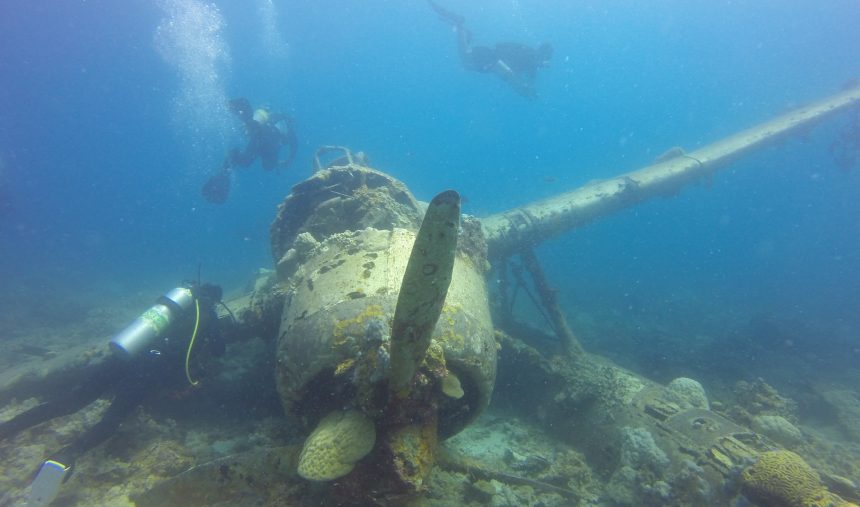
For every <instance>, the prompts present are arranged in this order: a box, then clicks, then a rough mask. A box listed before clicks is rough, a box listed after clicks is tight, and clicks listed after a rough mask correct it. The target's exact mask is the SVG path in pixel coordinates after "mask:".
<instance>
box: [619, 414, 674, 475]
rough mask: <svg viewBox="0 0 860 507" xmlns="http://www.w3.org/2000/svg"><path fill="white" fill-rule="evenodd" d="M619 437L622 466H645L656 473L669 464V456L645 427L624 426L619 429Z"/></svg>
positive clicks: (638, 467)
mask: <svg viewBox="0 0 860 507" xmlns="http://www.w3.org/2000/svg"><path fill="white" fill-rule="evenodd" d="M621 439H622V440H621V465H622V466H629V467H631V468H634V469H637V470H641V469H643V468H647V469H649V470H651V471H652V472H653V473H655V474H658V475H659V474H660V473H661V472H662V471H663V470H665V469H666V467H667V466H669V458H668V457H667V456H666V453H665V452H663V449H660V447H658V446H657V443H656V442H654V437H653V436H651V433H650V432H649V431H648V430H647V429H645V428H630V427H628V426H625V427H624V428H622V429H621Z"/></svg>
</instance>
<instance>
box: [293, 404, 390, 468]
mask: <svg viewBox="0 0 860 507" xmlns="http://www.w3.org/2000/svg"><path fill="white" fill-rule="evenodd" d="M375 442H376V428H374V426H373V421H371V420H370V419H368V418H367V416H365V415H364V414H362V413H361V412H359V411H357V410H348V411H346V412H341V411H339V410H338V411H335V412H332V413H330V414H329V415H327V416H325V417H324V418H323V420H322V421H320V423H319V424H318V425H317V427H316V429H315V430H314V431H313V433H311V435H310V436H309V437H308V438H307V440H305V445H304V447H303V448H302V454H301V456H300V457H299V475H301V476H302V477H304V478H305V479H308V480H311V481H330V480H332V479H337V478H338V477H343V476H344V475H346V474H348V473H349V472H351V471H352V469H353V467H354V466H355V463H356V462H357V461H358V460H360V459H361V458H363V457H365V456H367V454H368V453H369V452H370V450H371V449H373V444H374V443H375Z"/></svg>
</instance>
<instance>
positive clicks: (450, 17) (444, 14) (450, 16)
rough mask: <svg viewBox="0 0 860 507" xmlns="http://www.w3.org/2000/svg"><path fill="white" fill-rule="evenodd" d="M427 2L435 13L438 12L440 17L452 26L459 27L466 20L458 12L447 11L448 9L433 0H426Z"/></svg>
mask: <svg viewBox="0 0 860 507" xmlns="http://www.w3.org/2000/svg"><path fill="white" fill-rule="evenodd" d="M427 3H429V4H430V7H431V8H432V9H433V10H434V11H436V14H438V15H439V17H440V18H442V19H443V20H445V21H449V22H450V23H451V24H452V25H454V26H457V27H459V26H462V25H463V23H465V22H466V18H464V17H463V16H461V15H459V14H455V13H453V12H451V11H449V10H448V9H446V8H444V7H442V6H441V5H439V4H437V3H436V2H434V1H433V0H427Z"/></svg>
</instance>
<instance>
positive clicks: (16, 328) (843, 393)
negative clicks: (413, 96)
mask: <svg viewBox="0 0 860 507" xmlns="http://www.w3.org/2000/svg"><path fill="white" fill-rule="evenodd" d="M244 290H245V288H241V287H240V288H236V289H235V290H232V291H228V293H231V294H233V295H237V294H241V293H242V292H243V291H244ZM99 294H101V293H100V292H99V291H96V290H94V291H93V293H92V294H90V295H87V294H77V295H76V298H70V297H69V295H65V294H54V295H51V296H46V295H45V294H43V293H38V292H35V291H34V293H33V294H30V295H29V296H27V295H22V294H16V297H10V296H9V295H7V296H6V297H5V298H4V303H6V304H8V305H10V307H12V306H14V307H15V308H16V309H17V311H13V312H6V313H4V314H3V315H4V316H5V317H4V318H5V319H6V321H5V322H2V325H3V327H4V328H5V329H7V330H8V331H9V333H10V334H9V335H8V336H9V339H8V344H7V347H8V350H10V353H9V354H4V355H3V356H2V358H3V361H4V364H3V365H2V368H0V370H2V376H0V382H2V384H0V393H2V395H3V402H4V403H3V408H2V410H0V419H6V418H8V417H11V416H13V415H14V414H15V413H17V412H19V411H21V410H25V409H26V408H28V407H31V406H33V405H35V404H36V403H37V402H38V401H39V396H40V394H41V393H43V392H44V389H45V386H44V385H42V384H44V382H42V383H40V381H39V380H36V381H35V382H28V381H27V379H38V378H39V377H40V376H42V375H44V374H45V373H46V372H48V371H52V370H56V369H58V368H59V369H62V367H63V364H72V363H80V362H81V361H84V362H85V361H88V360H93V359H97V358H99V357H100V356H101V355H103V354H105V353H106V352H107V347H106V342H107V340H108V339H109V337H110V336H111V335H112V333H114V332H115V330H116V329H118V328H120V327H121V326H122V325H123V324H124V323H126V322H128V321H129V320H131V319H132V318H134V317H135V316H136V314H137V313H139V311H140V310H138V309H140V308H145V307H146V306H148V305H149V303H150V302H151V295H150V294H147V293H146V291H141V292H138V293H134V294H125V295H119V296H117V297H114V298H112V299H110V300H109V301H108V302H106V301H105V300H103V299H100V298H99V297H98V296H99ZM228 299H229V298H228ZM37 302H38V304H39V310H38V311H39V313H40V314H42V315H44V314H45V313H46V312H45V310H46V309H47V308H49V307H51V305H55V311H54V315H56V317H57V319H56V320H51V321H45V320H42V321H34V320H32V319H28V318H27V315H29V314H28V311H32V310H28V308H32V306H30V305H33V304H37ZM16 305H17V306H16ZM522 313H523V315H524V317H523V318H528V317H527V314H528V309H527V308H526V309H525V310H524V311H523V312H522ZM570 317H571V318H570V321H571V325H572V326H573V327H574V328H575V329H576V330H577V333H578V335H579V336H580V337H581V338H582V340H583V342H584V343H585V345H586V347H589V348H591V349H592V351H593V352H595V353H601V354H603V355H605V356H606V357H608V358H610V359H612V360H613V361H616V362H617V363H618V364H620V365H622V366H624V367H627V368H629V369H631V370H633V371H636V372H637V373H640V374H642V375H644V376H645V377H650V378H652V379H654V380H657V381H659V382H662V383H666V382H668V381H669V380H671V378H663V376H665V375H670V376H672V377H677V376H682V375H686V376H688V377H692V378H696V379H697V380H699V381H700V382H701V383H702V384H703V385H704V387H705V389H706V391H707V393H708V397H709V399H710V402H711V406H712V408H713V409H714V410H715V411H717V412H719V413H721V414H722V415H725V416H727V417H729V418H730V419H733V420H735V421H736V422H739V423H741V424H749V421H750V418H751V417H754V416H756V415H762V414H764V415H767V414H773V415H780V416H783V417H784V418H785V419H786V420H789V421H792V422H793V423H794V425H795V426H796V427H797V428H798V429H799V430H800V432H801V433H802V437H801V438H800V439H797V440H795V441H791V442H786V443H785V444H784V445H785V447H786V448H789V449H792V450H794V451H796V452H798V453H799V454H801V455H802V456H804V457H805V458H806V460H807V461H809V462H810V464H812V465H813V466H814V467H816V468H817V469H818V470H819V472H822V473H829V474H834V476H838V477H839V478H841V479H845V480H847V481H850V482H853V483H854V484H856V483H858V482H860V429H858V425H857V424H856V420H857V419H856V417H858V416H860V400H858V397H860V393H858V391H857V390H856V388H855V386H857V385H858V378H857V376H858V375H860V373H858V372H857V370H856V369H852V368H822V367H821V362H822V361H829V360H831V359H832V358H827V357H823V358H822V357H820V356H817V355H816V354H815V353H814V352H811V351H809V350H805V351H803V349H804V348H805V347H806V345H805V344H804V343H803V340H814V336H811V335H812V334H813V333H817V334H818V335H820V336H834V335H835V336H838V335H839V333H848V334H850V333H851V332H852V331H851V329H846V328H845V326H847V324H845V323H842V324H840V326H841V327H840V326H836V327H835V328H833V329H830V328H827V325H826V323H825V324H823V325H822V326H821V328H815V327H814V326H811V325H809V324H808V323H807V324H804V325H803V326H801V327H798V325H797V324H796V323H793V322H791V321H787V322H783V321H780V320H778V319H776V318H775V317H770V318H765V317H762V316H755V317H754V318H752V317H750V316H748V315H746V314H745V313H744V312H743V311H741V310H739V309H737V308H726V309H719V308H714V307H709V308H708V309H707V312H705V311H702V309H701V308H700V307H698V306H697V302H696V301H695V298H692V297H690V298H681V300H679V302H678V303H677V305H676V306H675V307H674V308H673V312H672V323H673V324H672V325H670V324H669V323H667V322H665V321H663V320H662V317H660V316H659V315H658V314H655V313H652V312H647V311H639V312H637V311H632V310H630V309H629V308H628V311H626V312H624V315H623V316H622V317H623V318H619V315H617V310H616V311H613V310H612V309H611V305H606V304H605V301H601V302H597V303H595V304H594V305H593V306H589V305H588V304H587V303H583V304H581V305H579V306H578V307H577V308H575V309H571V310H570ZM683 322H690V323H691V325H690V326H689V329H686V328H685V326H683V325H682V323H683ZM693 323H694V324H693ZM538 324H539V323H538ZM732 329H747V330H748V332H749V333H752V334H756V335H757V336H760V337H764V338H767V333H773V334H774V335H779V336H781V337H783V338H782V339H783V340H786V339H787V338H785V336H795V338H794V339H795V340H798V341H799V342H800V343H782V346H783V347H785V348H786V350H783V351H777V352H778V353H776V354H774V353H773V352H772V351H771V352H770V354H771V355H770V356H768V360H767V361H760V362H754V361H753V359H751V358H754V357H755V356H756V354H757V353H758V352H757V350H758V349H760V348H761V347H762V342H761V341H750V342H748V343H749V345H748V346H746V347H745V346H744V345H743V344H744V343H747V342H738V341H736V342H735V343H734V345H733V346H732V347H728V348H727V347H720V348H714V346H713V345H712V343H713V342H714V341H718V340H716V338H718V337H719V336H721V333H723V334H724V333H727V332H728V331H727V330H732ZM643 330H644V331H643ZM692 330H695V331H692ZM645 331H647V333H646V334H648V335H649V336H657V337H661V341H660V346H661V347H662V348H661V353H660V354H658V355H650V354H647V353H643V352H642V346H641V344H639V343H637V340H638V338H637V337H639V336H641V335H642V334H643V332H645ZM687 332H691V333H692V332H695V333H697V334H695V335H692V336H691V337H690V338H689V339H688V340H687V341H684V340H681V339H680V338H681V337H682V335H683V333H687ZM708 333H714V336H708ZM598 337H603V338H602V339H600V340H598ZM789 339H790V338H789ZM68 343H75V344H76V345H75V346H73V347H68V346H67V344H68ZM764 343H767V342H766V341H765V342H764ZM590 345H591V346H590ZM271 346H272V344H270V343H266V342H264V341H262V340H259V339H257V340H251V341H248V342H243V343H233V344H230V346H229V349H228V356H227V357H228V358H229V359H228V361H227V363H226V364H225V365H224V367H223V369H222V370H220V371H219V373H218V375H217V377H216V378H214V379H213V380H212V381H211V382H210V383H209V384H208V385H207V386H206V388H205V389H202V390H200V392H195V393H193V395H192V393H191V392H190V391H188V390H186V391H176V392H171V393H166V394H163V395H159V396H156V397H155V398H154V399H152V400H150V401H149V402H147V403H146V404H145V405H144V406H142V407H141V408H139V409H138V410H136V411H135V412H134V413H133V414H132V415H131V416H130V417H129V418H128V420H127V421H126V423H124V424H123V425H122V427H121V428H120V430H119V431H118V434H117V435H116V436H114V437H113V438H112V439H110V440H108V441H107V442H106V443H104V444H102V445H100V446H99V447H97V448H96V449H94V450H93V451H91V452H89V453H88V454H86V455H85V456H84V457H83V458H82V459H80V461H79V462H78V464H77V471H76V473H75V474H74V475H73V476H72V478H71V479H70V481H69V482H68V483H67V484H66V485H65V486H64V487H63V489H62V492H61V494H60V496H59V498H58V499H57V501H56V503H55V504H54V505H68V506H71V505H78V506H84V505H111V506H113V505H116V506H120V505H132V504H133V503H134V502H133V501H132V500H131V499H132V498H135V496H136V495H139V494H141V493H142V492H144V491H146V490H148V489H150V488H151V487H153V486H154V485H155V484H157V483H159V482H161V481H164V480H166V479H168V478H170V477H174V476H177V475H179V474H182V473H183V472H185V471H187V470H191V469H194V467H195V466H198V465H201V464H203V465H205V464H207V463H212V462H213V460H219V459H224V458H225V457H231V456H236V455H242V454H243V453H253V452H260V451H261V450H266V449H276V448H279V447H281V446H287V447H289V446H293V447H294V446H295V445H297V444H298V445H300V443H301V439H302V435H299V434H297V433H296V432H295V431H294V430H293V429H292V427H291V425H290V422H289V421H288V420H287V419H286V418H285V417H284V416H283V414H282V412H281V409H280V406H279V404H278V401H277V394H276V392H275V388H274V382H273V380H272V375H271V374H272V371H273V365H272V362H271V357H272V352H271V350H270V348H271ZM796 349H801V352H800V353H798V351H797V350H796ZM751 361H753V363H750V362H751ZM733 362H734V363H736V364H734V365H732V363H733ZM752 368H754V370H751V369H752ZM505 375H506V372H505V371H504V369H501V370H500V371H499V378H498V380H497V388H496V393H495V395H494V396H495V397H494V402H493V403H492V404H491V406H490V409H489V410H488V411H487V412H486V413H485V414H484V415H483V416H481V418H480V419H479V420H478V421H477V422H476V423H475V424H473V425H472V426H470V427H469V428H468V429H467V430H466V431H464V432H462V433H461V434H459V435H457V436H455V437H453V438H451V439H449V440H448V441H446V442H445V444H444V446H445V448H446V449H448V450H450V451H453V452H456V453H458V454H459V455H462V456H467V457H469V458H470V459H472V460H473V461H474V462H475V463H476V464H478V466H480V467H481V469H484V470H492V471H493V473H494V474H496V475H483V474H476V473H464V472H463V471H458V470H452V469H448V470H446V469H443V468H439V469H437V470H436V471H435V472H434V473H433V475H432V478H431V484H430V494H429V495H428V499H429V500H428V501H429V504H430V505H451V504H453V503H457V504H461V505H497V506H513V505H529V506H553V505H558V506H562V505H577V504H578V505H607V506H609V505H617V504H618V503H617V501H618V499H619V498H622V499H623V496H624V493H623V492H622V493H619V492H618V491H613V488H615V487H616V486H613V483H612V482H611V480H610V478H609V477H602V476H600V474H599V473H597V472H596V471H594V470H591V469H590V468H589V466H588V464H587V463H586V461H585V457H584V456H583V455H582V454H581V453H580V452H579V451H578V450H577V449H575V448H574V447H572V446H571V445H570V444H568V443H566V442H564V441H562V440H559V439H558V438H557V435H559V434H560V433H561V434H564V433H565V432H570V431H576V428H565V424H566V422H565V421H558V420H549V419H548V418H547V416H546V414H542V413H519V412H518V411H517V400H516V398H514V397H512V394H511V393H510V392H507V391H506V389H505V387H504V385H505V381H504V380H505ZM21 379H24V381H21ZM741 381H743V382H741ZM16 382H17V383H16ZM739 382H740V383H739ZM13 385H15V386H16V389H15V390H14V391H10V389H9V388H10V386H13ZM22 386H24V387H22ZM49 387H50V389H53V390H54V392H58V391H61V389H62V387H61V386H60V387H58V386H49ZM28 388H31V389H32V390H30V391H28ZM765 399H767V400H769V402H768V403H764V404H763V403H761V402H762V400H765ZM106 406H107V402H106V401H104V400H102V401H98V402H96V403H94V404H92V405H91V406H89V407H87V408H86V409H84V410H82V411H80V412H79V413H77V414H73V415H70V416H67V417H62V418H59V419H56V420H54V421H52V422H49V423H45V424H43V425H40V426H37V427H36V428H33V429H31V430H28V431H25V432H23V433H22V434H20V435H18V436H17V437H16V438H14V439H12V440H11V441H7V442H2V443H0V505H22V502H23V501H24V499H25V498H26V494H27V485H28V482H29V481H30V480H31V478H32V477H33V473H34V471H35V469H36V467H37V466H38V464H39V463H40V462H41V460H42V459H44V457H45V456H46V455H47V454H48V453H50V452H51V451H53V450H56V449H59V448H61V447H62V446H64V445H67V444H68V443H69V442H70V441H72V439H74V438H75V436H76V435H78V434H79V433H80V432H81V431H82V430H83V428H85V427H86V426H87V425H90V424H93V423H94V422H95V421H97V420H98V417H99V416H100V414H101V413H102V411H103V410H104V409H105V408H106ZM560 428H562V430H563V431H561V432H560V431H559V429H560ZM192 482H193V481H192ZM200 487H204V488H205V487H206V483H201V484H200ZM279 491H280V493H279V494H280V496H278V497H276V498H277V500H273V499H272V498H271V497H268V498H265V497H260V498H255V499H252V500H249V503H248V504H249V505H258V504H270V505H290V504H292V503H291V502H295V505H305V504H307V505H316V504H317V503H315V502H316V501H315V500H313V499H314V498H316V496H315V495H316V494H317V493H316V492H315V491H314V490H313V488H308V486H307V485H305V484H302V481H301V480H299V479H297V478H296V477H292V478H289V479H287V480H285V482H284V484H283V485H281V486H280V490H279ZM285 499H289V500H285ZM642 501H643V503H642V504H643V505H646V504H649V505H659V504H660V503H659V501H658V502H657V503H655V500H654V498H650V499H643V500H642ZM284 502H286V503H284ZM303 502H307V503H303ZM738 502H740V503H738V505H742V504H743V502H742V501H741V500H738ZM666 504H667V505H668V504H680V505H684V502H680V503H677V502H676V503H672V502H669V501H668V500H667V501H666Z"/></svg>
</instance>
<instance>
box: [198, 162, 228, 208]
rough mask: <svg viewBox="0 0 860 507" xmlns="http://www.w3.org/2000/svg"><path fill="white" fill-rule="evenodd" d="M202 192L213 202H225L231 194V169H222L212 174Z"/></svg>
mask: <svg viewBox="0 0 860 507" xmlns="http://www.w3.org/2000/svg"><path fill="white" fill-rule="evenodd" d="M200 193H201V194H203V197H205V198H206V200H207V201H209V202H211V203H213V204H224V202H226V201H227V197H229V196H230V169H221V170H220V171H218V172H217V173H215V174H214V175H212V177H211V178H209V180H208V181H207V182H206V183H205V184H204V185H203V188H202V189H201V190H200Z"/></svg>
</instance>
